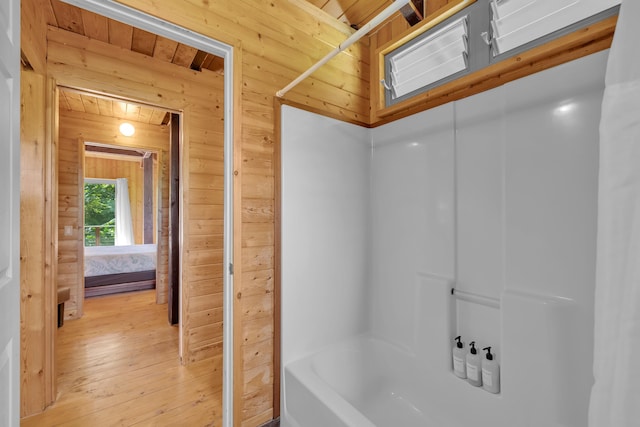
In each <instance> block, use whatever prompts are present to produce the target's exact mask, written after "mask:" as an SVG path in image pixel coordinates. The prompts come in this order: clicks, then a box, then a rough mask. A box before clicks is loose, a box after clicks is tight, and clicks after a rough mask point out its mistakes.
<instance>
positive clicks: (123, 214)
mask: <svg viewBox="0 0 640 427" xmlns="http://www.w3.org/2000/svg"><path fill="white" fill-rule="evenodd" d="M115 243H116V246H124V245H133V224H132V221H131V203H130V202H129V184H128V183H127V178H118V179H116V242H115Z"/></svg>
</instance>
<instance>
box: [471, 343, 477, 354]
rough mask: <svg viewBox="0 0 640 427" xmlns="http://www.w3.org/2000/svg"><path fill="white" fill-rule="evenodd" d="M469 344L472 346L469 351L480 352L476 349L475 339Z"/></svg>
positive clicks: (472, 352)
mask: <svg viewBox="0 0 640 427" xmlns="http://www.w3.org/2000/svg"><path fill="white" fill-rule="evenodd" d="M469 345H470V346H471V350H469V352H470V353H471V354H478V350H476V342H475V341H471V342H470V343H469Z"/></svg>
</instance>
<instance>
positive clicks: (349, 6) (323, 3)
mask: <svg viewBox="0 0 640 427" xmlns="http://www.w3.org/2000/svg"><path fill="white" fill-rule="evenodd" d="M307 1H308V2H309V3H311V4H312V5H314V6H316V7H318V8H319V9H322V10H324V11H325V12H326V13H328V14H329V15H331V16H333V17H334V18H336V19H337V20H339V21H342V22H344V23H345V24H347V25H349V26H351V27H354V28H360V27H362V26H363V25H364V24H366V23H367V22H369V21H370V20H371V19H372V18H374V17H375V16H376V15H378V14H379V13H380V12H382V10H383V9H384V8H386V7H387V6H389V5H390V4H392V3H393V0H307Z"/></svg>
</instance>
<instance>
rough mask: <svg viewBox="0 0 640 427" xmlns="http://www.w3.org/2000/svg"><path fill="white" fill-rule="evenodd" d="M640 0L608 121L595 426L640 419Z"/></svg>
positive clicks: (627, 19)
mask: <svg viewBox="0 0 640 427" xmlns="http://www.w3.org/2000/svg"><path fill="white" fill-rule="evenodd" d="M639 19H640V3H638V2H637V1H629V0H625V1H624V2H623V3H622V6H621V9H620V18H619V21H618V26H617V29H616V34H615V37H614V41H613V45H612V47H611V54H610V56H609V62H608V64H607V74H606V90H605V95H604V100H603V104H602V121H601V124H600V138H601V139H600V182H599V204H598V258H597V266H598V267H597V282H596V310H595V350H594V359H595V360H594V376H595V384H594V386H593V391H592V394H591V406H590V408H589V409H590V411H589V426H590V427H608V426H621V427H622V426H624V427H626V426H636V425H638V423H639V422H640V421H638V420H640V406H639V405H638V402H640V387H639V386H638V379H639V378H640V367H639V365H638V360H639V359H640V336H639V334H638V325H639V324H640V294H639V292H640V269H639V268H638V265H639V264H638V256H639V255H640V254H639V248H640V228H639V227H638V225H639V224H638V221H639V220H640V217H639V216H638V194H639V193H640V168H639V165H640V103H639V100H640V58H639V57H638V54H637V50H638V36H637V25H638V20H639Z"/></svg>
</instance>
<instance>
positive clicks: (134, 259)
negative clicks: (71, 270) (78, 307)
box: [84, 244, 156, 277]
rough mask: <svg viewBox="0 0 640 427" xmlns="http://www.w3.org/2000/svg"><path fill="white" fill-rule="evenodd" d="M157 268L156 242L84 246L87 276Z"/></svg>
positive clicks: (85, 274)
mask: <svg viewBox="0 0 640 427" xmlns="http://www.w3.org/2000/svg"><path fill="white" fill-rule="evenodd" d="M155 268H156V245H155V244H147V245H131V246H87V247H85V248H84V276H85V277H92V276H103V275H106V274H116V273H132V272H138V271H149V270H155Z"/></svg>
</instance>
